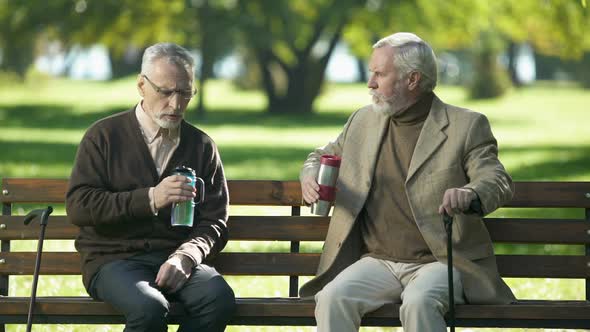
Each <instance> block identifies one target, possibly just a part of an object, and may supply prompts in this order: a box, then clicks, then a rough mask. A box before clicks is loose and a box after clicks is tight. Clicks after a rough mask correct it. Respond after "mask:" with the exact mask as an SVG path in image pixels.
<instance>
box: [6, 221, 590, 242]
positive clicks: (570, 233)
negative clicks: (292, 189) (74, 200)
mask: <svg viewBox="0 0 590 332" xmlns="http://www.w3.org/2000/svg"><path fill="white" fill-rule="evenodd" d="M228 223H229V225H230V235H231V240H254V241H265V240H268V241H323V240H324V239H325V237H326V234H327V232H328V225H329V218H328V217H314V216H301V217H299V216H230V217H229V222H228ZM485 223H486V226H487V228H488V231H489V232H490V236H491V237H492V240H493V241H494V242H496V243H498V242H502V243H550V244H590V235H589V234H588V231H589V230H590V223H588V222H585V221H583V220H571V219H524V218H518V219H516V218H486V219H485ZM1 225H4V226H3V228H2V226H1ZM39 231H40V227H35V226H31V225H27V226H25V225H24V223H23V216H0V240H14V239H21V240H27V239H28V240H35V239H38V238H39ZM77 234H78V227H77V226H74V225H71V224H69V223H68V221H67V220H66V217H65V216H51V217H50V218H49V226H48V227H47V229H46V233H45V238H46V239H48V240H50V239H56V240H63V239H66V240H67V239H74V238H76V235H77Z"/></svg>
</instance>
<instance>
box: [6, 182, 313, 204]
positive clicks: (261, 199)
mask: <svg viewBox="0 0 590 332" xmlns="http://www.w3.org/2000/svg"><path fill="white" fill-rule="evenodd" d="M67 186H68V181H67V180H66V179H28V178H4V179H2V190H3V191H4V190H6V191H7V193H6V194H4V192H3V193H2V195H0V202H3V203H61V204H63V203H64V201H65V193H66V191H67ZM39 188H43V190H39ZM228 188H229V193H230V202H231V204H232V205H269V206H300V205H301V203H302V201H301V189H300V185H299V181H270V180H264V181H263V180H232V181H228Z"/></svg>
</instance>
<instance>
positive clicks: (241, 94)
mask: <svg viewBox="0 0 590 332" xmlns="http://www.w3.org/2000/svg"><path fill="white" fill-rule="evenodd" d="M206 91H207V95H206V104H207V105H208V109H209V112H208V113H207V116H206V117H205V118H198V117H197V116H196V115H195V112H194V110H190V111H189V113H188V115H187V119H188V120H189V121H190V122H192V123H193V124H195V125H197V126H198V127H200V128H202V129H204V130H205V131H206V132H207V133H208V134H210V135H211V136H212V137H213V138H214V140H215V141H216V142H217V144H218V145H219V149H220V152H221V155H222V159H223V161H224V165H225V169H226V172H227V176H228V178H229V179H282V180H286V179H296V178H297V174H298V172H299V168H300V166H301V164H302V162H303V160H305V158H306V156H307V154H308V153H309V152H310V151H311V150H312V149H313V148H314V147H316V146H319V145H323V144H325V143H326V142H328V141H329V140H332V139H334V138H335V137H336V135H337V134H338V133H339V131H340V130H341V128H342V126H343V125H344V123H345V121H346V119H347V117H348V115H349V114H350V113H351V112H352V111H354V110H355V109H356V108H358V107H361V106H363V105H365V104H366V103H367V102H368V101H369V96H368V94H367V89H366V87H365V86H364V85H363V84H346V85H328V86H327V87H326V88H325V89H324V93H323V95H322V96H321V97H320V99H319V100H318V102H317V103H316V108H317V112H315V113H313V114H306V115H269V114H266V113H264V112H263V111H262V109H264V106H265V99H264V96H263V95H262V94H261V93H260V92H251V91H237V90H235V89H234V88H233V86H232V85H231V84H230V83H228V82H225V81H212V82H210V83H209V84H208V85H207V86H206ZM437 94H438V95H439V96H440V97H441V98H442V99H443V100H444V101H446V102H448V103H452V104H455V105H459V106H462V107H466V108H471V109H473V110H476V111H479V112H482V113H484V114H486V115H487V116H488V118H489V119H490V121H491V124H492V129H493V131H494V134H495V136H496V138H497V139H498V142H499V145H500V158H501V160H502V161H503V163H504V164H505V166H506V167H507V169H508V171H509V172H510V173H511V174H512V175H513V177H514V179H515V180H517V181H525V180H567V181H589V180H590V167H589V165H590V131H589V130H588V129H587V127H588V123H589V120H590V114H589V113H588V111H587V106H586V105H589V104H590V92H589V91H585V90H581V89H577V88H575V87H560V86H552V85H543V86H536V87H530V88H525V89H522V90H515V91H512V92H511V93H509V94H508V95H506V96H505V97H503V98H500V99H495V100H489V101H471V100H468V99H467V98H466V94H465V92H464V91H463V90H462V89H461V88H457V87H446V86H443V87H440V88H438V89H437ZM137 101H138V95H137V92H136V89H135V87H134V78H127V79H123V80H119V81H115V82H107V83H103V82H80V81H67V80H46V81H41V82H38V83H35V84H25V85H16V86H12V85H4V86H2V87H1V88H0V149H1V153H0V177H17V176H19V177H61V178H65V177H68V176H69V173H70V169H71V165H72V163H73V160H74V157H75V153H76V148H77V145H78V143H79V141H80V139H81V137H82V135H83V133H84V130H85V129H86V128H87V127H88V126H90V124H92V123H93V122H94V121H96V120H98V119H100V118H102V117H105V116H108V115H111V114H113V113H116V112H119V111H122V110H125V109H128V108H130V107H131V106H133V105H134V104H135V103H136V102H137ZM193 103H194V102H193ZM191 107H194V105H193V106H191ZM29 208H30V206H22V207H20V208H17V209H16V212H17V213H18V214H24V213H25V211H27V210H28V209H29ZM232 212H234V213H236V212H239V213H241V214H243V213H262V214H263V213H265V210H264V209H260V208H259V209H254V210H252V209H245V208H233V211H232ZM57 213H60V211H59V210H58V212H57ZM61 213H62V214H63V209H62V210H61ZM285 213H288V211H285ZM496 215H504V216H506V215H512V216H524V215H529V216H530V215H543V216H547V217H551V218H558V217H569V218H583V216H584V214H583V211H581V210H573V211H568V210H564V209H551V210H550V211H542V212H540V211H538V210H534V209H502V210H500V211H498V212H496ZM35 245H36V244H35V242H34V241H22V242H20V243H18V242H13V249H14V250H34V248H35ZM302 249H303V250H305V251H308V252H312V251H315V252H317V251H319V250H320V249H321V246H320V244H318V243H305V244H303V246H302ZM45 250H46V251H57V250H60V251H69V250H74V249H73V246H72V243H71V241H47V243H46V244H45ZM226 250H228V251H243V250H248V251H251V250H257V251H285V250H288V245H287V244H286V243H279V242H270V243H251V242H230V244H229V245H228V247H227V248H226ZM496 250H497V251H498V252H501V253H507V252H510V253H521V252H523V253H530V252H534V253H539V254H581V253H582V252H583V248H582V247H581V246H578V247H576V246H573V247H571V246H570V247H566V246H536V247H535V246H531V247H525V246H507V245H504V246H497V247H496ZM227 279H228V280H229V282H230V284H231V285H232V287H233V288H234V289H235V290H236V293H237V295H238V296H286V295H287V294H286V290H287V279H286V278H285V277H265V278H250V277H227ZM507 282H508V283H509V284H510V286H511V288H512V289H513V290H514V291H515V293H516V294H517V296H518V297H520V298H529V299H534V298H548V299H549V298H552V299H558V298H559V299H582V298H583V294H584V283H583V281H580V280H554V279H553V280H551V279H536V280H518V279H507ZM30 283H31V277H11V288H10V295H20V296H28V294H29V292H30ZM38 294H39V295H40V296H48V295H58V294H69V295H85V292H84V289H83V287H82V284H81V281H80V278H79V277H54V276H42V277H41V279H40V284H39V290H38ZM38 328H40V327H38ZM121 329H122V327H121V326H92V325H72V326H60V325H52V326H49V325H46V326H43V327H42V330H44V331H45V330H47V331H118V330H121ZM172 330H174V329H171V331H172ZM313 330H314V329H313V328H307V327H305V328H296V327H292V328H288V327H243V326H237V327H230V328H228V331H257V332H260V331H290V332H294V331H313ZM390 330H391V329H380V328H364V329H362V331H390ZM398 330H399V329H398ZM459 330H460V331H461V330H462V331H471V329H459ZM477 330H478V331H496V330H494V329H477ZM8 331H24V326H23V325H19V326H17V325H14V326H10V327H9V328H8ZM536 331H538V330H536ZM552 331H556V330H552Z"/></svg>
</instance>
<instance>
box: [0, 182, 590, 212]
mask: <svg viewBox="0 0 590 332" xmlns="http://www.w3.org/2000/svg"><path fill="white" fill-rule="evenodd" d="M67 183H68V181H67V180H66V179H27V178H4V179H2V189H3V190H7V191H8V194H6V195H0V202H7V203H63V201H64V196H65V192H66V188H67ZM228 186H229V192H230V202H231V204H232V205H280V206H300V205H301V203H302V201H301V190H300V188H299V182H298V181H270V180H269V181H263V180H230V181H228ZM589 187H590V183H588V182H516V183H515V188H516V190H515V195H514V197H513V199H512V201H511V202H509V203H508V204H507V205H506V207H578V208H590V198H588V197H587V194H588V193H590V188H589ZM39 188H42V190H39Z"/></svg>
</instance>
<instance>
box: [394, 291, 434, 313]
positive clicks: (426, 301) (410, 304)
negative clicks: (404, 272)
mask: <svg viewBox="0 0 590 332" xmlns="http://www.w3.org/2000/svg"><path fill="white" fill-rule="evenodd" d="M435 312H438V313H441V314H443V313H444V306H443V303H442V302H441V301H439V300H438V299H436V298H434V297H432V296H429V295H427V294H420V295H415V296H412V297H406V298H404V299H403V301H402V305H401V307H400V315H401V316H402V317H407V316H411V315H416V314H418V313H435Z"/></svg>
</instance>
